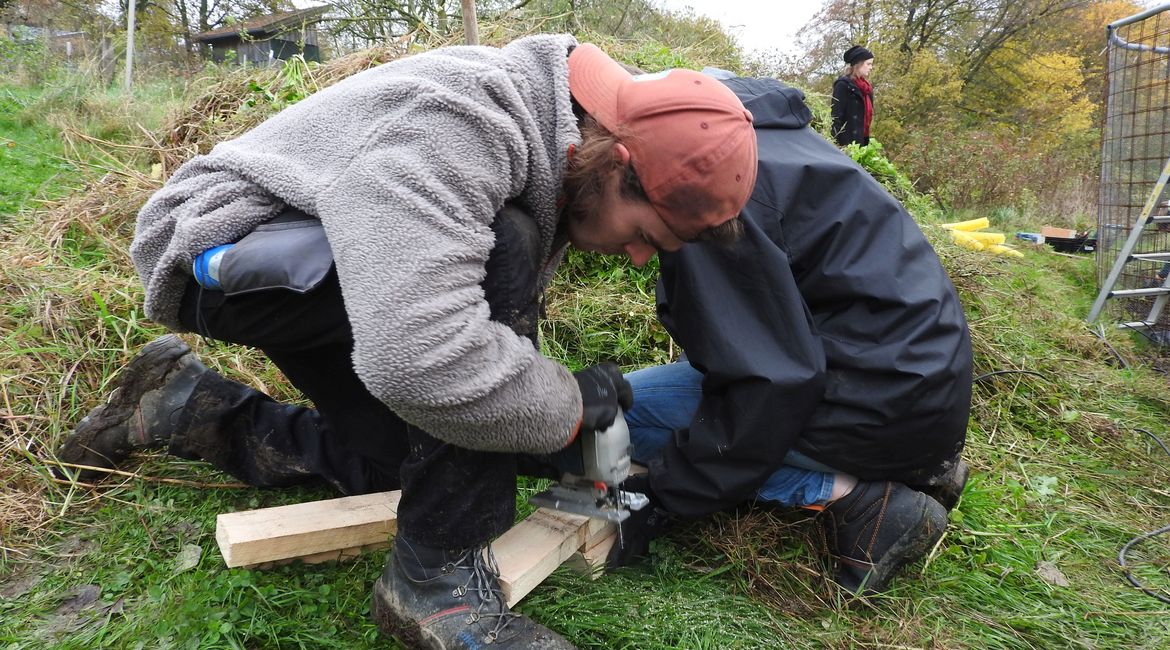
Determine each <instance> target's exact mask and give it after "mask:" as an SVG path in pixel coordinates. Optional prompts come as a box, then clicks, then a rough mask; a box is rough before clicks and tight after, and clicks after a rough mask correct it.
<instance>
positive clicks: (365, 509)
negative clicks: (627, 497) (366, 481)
mask: <svg viewBox="0 0 1170 650" xmlns="http://www.w3.org/2000/svg"><path fill="white" fill-rule="evenodd" d="M401 496H402V493H401V492H400V491H398V490H395V491H393V492H378V493H375V494H364V495H361V496H355V497H342V498H340V499H326V500H324V501H311V502H309V503H296V504H292V505H287V506H277V507H275V508H262V509H259V510H248V511H244V512H231V513H225V514H221V515H219V516H218V517H216V525H215V540H216V542H218V543H219V551H220V553H221V554H222V555H223V559H224V562H226V563H227V565H228V566H229V567H251V568H266V567H268V566H272V565H275V564H284V563H287V562H291V561H294V560H295V561H301V562H307V563H315V562H326V561H331V560H341V559H346V558H351V557H355V556H357V555H359V554H361V553H363V552H366V551H371V550H376V549H383V548H387V547H388V546H389V545H390V538H391V537H392V536H393V535H394V533H395V531H396V530H397V528H398V527H397V510H398V501H399V499H400V498H401ZM616 530H617V527H616V526H614V524H612V523H610V522H608V521H603V520H600V519H590V518H589V517H582V516H580V515H574V514H569V513H565V512H559V511H556V510H550V509H548V508H540V509H539V510H537V511H536V512H533V513H532V514H531V515H529V516H528V517H527V518H526V519H525V520H524V521H522V522H520V523H518V524H516V525H515V526H513V527H512V528H511V529H510V530H508V532H506V533H504V534H503V535H501V536H500V537H499V539H497V540H496V541H494V542H492V550H493V552H494V553H495V556H496V562H497V563H498V564H499V567H500V585H501V587H502V588H503V590H504V595H505V596H506V597H507V599H508V605H509V606H511V605H514V604H516V603H517V602H519V601H520V599H521V598H523V597H524V596H526V595H528V592H530V591H532V589H533V588H535V587H536V585H538V584H540V583H541V582H543V581H544V579H545V578H547V577H548V576H549V574H551V573H552V572H553V571H555V570H556V568H557V567H559V566H560V565H561V564H562V563H565V562H566V561H568V564H569V566H570V567H572V568H573V569H574V570H577V571H581V572H584V573H589V574H590V575H593V576H594V577H596V576H597V575H599V574H600V571H601V569H602V568H603V567H604V565H605V557H606V555H607V554H608V553H609V549H610V547H612V546H613V543H614V539H616Z"/></svg>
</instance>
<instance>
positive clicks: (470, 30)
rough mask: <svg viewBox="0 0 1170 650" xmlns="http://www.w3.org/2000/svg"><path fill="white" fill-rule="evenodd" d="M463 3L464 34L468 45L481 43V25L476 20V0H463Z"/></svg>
mask: <svg viewBox="0 0 1170 650" xmlns="http://www.w3.org/2000/svg"><path fill="white" fill-rule="evenodd" d="M461 2H462V3H463V35H464V37H466V39H467V44H468V45H479V26H478V25H477V23H476V21H475V0H461Z"/></svg>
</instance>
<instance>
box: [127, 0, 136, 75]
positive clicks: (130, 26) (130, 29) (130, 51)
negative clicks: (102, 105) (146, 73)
mask: <svg viewBox="0 0 1170 650" xmlns="http://www.w3.org/2000/svg"><path fill="white" fill-rule="evenodd" d="M126 7H127V9H129V14H130V16H129V18H127V19H126V84H125V86H126V92H130V84H131V83H132V82H131V79H132V76H133V74H134V14H135V13H136V12H137V8H138V0H126Z"/></svg>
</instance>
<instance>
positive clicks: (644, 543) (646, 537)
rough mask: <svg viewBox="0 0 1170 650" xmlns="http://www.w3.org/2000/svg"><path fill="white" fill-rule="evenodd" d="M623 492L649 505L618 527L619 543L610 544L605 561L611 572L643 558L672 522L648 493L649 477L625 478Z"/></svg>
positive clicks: (654, 498)
mask: <svg viewBox="0 0 1170 650" xmlns="http://www.w3.org/2000/svg"><path fill="white" fill-rule="evenodd" d="M622 490H624V491H626V492H641V493H642V494H645V495H646V498H647V499H649V500H650V503H647V504H646V505H645V507H643V508H642V509H641V510H633V511H631V512H630V517H629V519H626V520H625V521H623V522H622V523H621V524H619V525H620V526H621V529H622V532H621V535H620V536H619V537H618V540H620V541H615V542H614V543H613V548H611V549H610V551H609V556H608V557H606V559H605V566H606V568H607V569H610V570H612V569H616V568H618V567H620V566H626V565H628V564H631V563H632V562H633V561H634V560H635V559H637V558H644V557H646V554H647V553H649V552H650V542H652V541H654V540H656V539H658V538H659V537H661V536H662V535H663V533H665V532H666V531H667V529H668V528H669V527H670V523H671V522H672V521H673V519H674V517H672V516H671V514H670V513H669V512H667V511H666V509H665V508H664V507H663V506H662V503H661V502H660V501H659V500H658V498H657V497H655V495H654V491H653V490H651V489H650V475H649V474H636V475H634V476H631V477H629V478H627V479H626V480H625V482H623V483H622Z"/></svg>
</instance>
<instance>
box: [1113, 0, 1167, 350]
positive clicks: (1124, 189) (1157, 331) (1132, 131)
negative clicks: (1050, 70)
mask: <svg viewBox="0 0 1170 650" xmlns="http://www.w3.org/2000/svg"><path fill="white" fill-rule="evenodd" d="M1107 40H1108V45H1107V50H1106V52H1107V57H1108V58H1107V62H1108V63H1107V75H1108V76H1107V84H1106V97H1105V124H1104V131H1103V134H1102V143H1101V144H1102V146H1101V183H1100V195H1099V197H1098V211H1097V233H1096V237H1097V242H1096V248H1097V282H1098V286H1101V285H1102V284H1103V283H1104V282H1105V281H1106V277H1107V276H1108V274H1109V272H1110V270H1111V269H1112V268H1113V265H1114V263H1115V262H1116V261H1117V258H1118V255H1119V254H1120V252H1121V249H1122V247H1123V245H1124V244H1125V242H1126V239H1127V238H1128V236H1129V233H1130V231H1132V230H1133V227H1134V225H1135V223H1136V222H1137V221H1138V219H1139V218H1140V217H1141V216H1142V212H1143V208H1144V207H1145V206H1146V204H1147V202H1148V201H1149V200H1150V199H1151V196H1150V195H1151V193H1152V192H1153V191H1154V189H1155V186H1156V185H1157V182H1158V178H1159V176H1160V175H1161V173H1162V170H1163V168H1165V167H1166V163H1167V159H1168V157H1170V4H1166V5H1162V6H1159V7H1155V8H1152V9H1150V10H1148V11H1145V12H1143V13H1141V14H1137V15H1135V16H1132V17H1130V18H1126V19H1124V20H1120V21H1117V22H1115V23H1113V24H1112V25H1110V26H1109V28H1108V30H1107ZM1166 198H1167V197H1166V196H1159V197H1155V209H1154V210H1153V215H1166V214H1170V202H1167V201H1166ZM1132 252H1133V253H1137V254H1141V253H1165V252H1170V222H1166V223H1151V224H1150V225H1148V226H1147V227H1146V228H1145V229H1144V230H1143V231H1142V235H1141V238H1140V239H1139V240H1138V243H1137V245H1136V247H1135V248H1134V250H1133V251H1132ZM1167 275H1170V262H1164V261H1161V260H1141V259H1131V260H1130V261H1129V262H1128V263H1126V265H1125V267H1124V269H1123V271H1122V273H1121V275H1120V276H1119V277H1118V280H1117V282H1116V284H1115V285H1114V287H1113V288H1114V289H1141V288H1151V287H1158V286H1162V285H1163V284H1164V282H1165V279H1166V276H1167ZM1153 300H1154V298H1153V297H1145V298H1126V299H1115V300H1112V301H1110V305H1109V306H1108V307H1109V309H1108V313H1109V315H1110V316H1111V317H1113V318H1115V319H1118V320H1121V321H1141V320H1145V319H1146V317H1147V316H1148V315H1149V312H1150V308H1151V306H1152V304H1153ZM1150 334H1151V335H1152V336H1153V337H1155V338H1156V339H1162V340H1166V341H1170V309H1165V310H1163V313H1162V314H1161V315H1160V317H1159V318H1158V321H1157V323H1156V325H1155V326H1154V327H1153V328H1151V331H1150Z"/></svg>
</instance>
